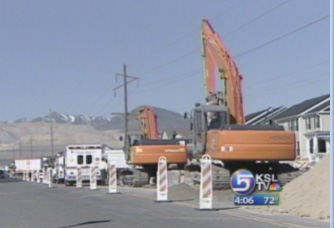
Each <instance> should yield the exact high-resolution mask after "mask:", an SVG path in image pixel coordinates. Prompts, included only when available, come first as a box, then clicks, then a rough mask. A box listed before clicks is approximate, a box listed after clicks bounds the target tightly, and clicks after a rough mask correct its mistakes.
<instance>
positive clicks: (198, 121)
mask: <svg viewBox="0 0 334 228" xmlns="http://www.w3.org/2000/svg"><path fill="white" fill-rule="evenodd" d="M228 123H229V114H228V110H227V108H226V107H225V106H217V105H199V104H198V105H196V106H195V108H194V110H193V111H192V122H191V129H190V130H191V137H192V141H193V143H194V151H193V155H194V156H195V157H198V156H199V155H202V154H204V152H205V149H206V143H207V142H206V138H207V137H206V135H207V131H208V130H212V129H221V128H223V127H224V126H225V125H227V124H228Z"/></svg>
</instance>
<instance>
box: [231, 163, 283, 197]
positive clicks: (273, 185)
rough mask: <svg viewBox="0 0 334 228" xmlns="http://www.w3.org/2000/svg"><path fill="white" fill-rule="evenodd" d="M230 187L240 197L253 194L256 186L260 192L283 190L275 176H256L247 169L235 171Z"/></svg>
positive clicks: (267, 174)
mask: <svg viewBox="0 0 334 228" xmlns="http://www.w3.org/2000/svg"><path fill="white" fill-rule="evenodd" d="M230 185H231V188H232V190H233V191H234V192H235V193H236V194H238V195H249V194H251V193H252V192H253V191H254V189H255V186H256V185H257V186H258V190H259V191H261V190H265V191H281V190H282V188H281V186H280V185H279V183H278V180H277V178H276V177H275V175H274V174H269V173H265V174H255V176H254V175H253V173H252V172H251V171H249V170H247V169H240V170H237V171H235V172H234V173H233V174H232V176H231V179H230Z"/></svg>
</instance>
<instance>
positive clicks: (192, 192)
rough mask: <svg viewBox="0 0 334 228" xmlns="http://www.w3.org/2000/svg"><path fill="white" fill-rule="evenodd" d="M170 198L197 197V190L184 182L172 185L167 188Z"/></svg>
mask: <svg viewBox="0 0 334 228" xmlns="http://www.w3.org/2000/svg"><path fill="white" fill-rule="evenodd" d="M168 197H169V199H170V200H194V199H197V198H198V197H199V195H198V190H196V189H195V188H194V187H191V186H189V185H188V184H186V183H181V184H177V185H173V186H172V187H170V188H169V190H168Z"/></svg>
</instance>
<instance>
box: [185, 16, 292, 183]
mask: <svg viewBox="0 0 334 228" xmlns="http://www.w3.org/2000/svg"><path fill="white" fill-rule="evenodd" d="M201 34H202V56H203V62H204V64H203V66H204V81H205V87H206V93H207V94H206V95H207V97H206V104H205V105H200V104H196V105H195V108H194V110H193V111H192V124H191V126H192V127H191V128H192V129H191V132H192V142H193V155H195V157H198V158H199V157H201V155H203V154H208V155H210V156H211V158H212V159H213V160H218V161H221V162H222V163H223V165H222V166H220V167H218V166H214V168H213V185H214V188H215V189H222V188H229V178H230V175H231V173H233V172H234V171H235V170H238V169H240V168H245V169H249V170H251V171H252V172H253V173H272V174H275V175H277V176H278V178H279V181H281V182H284V181H285V182H286V181H288V179H289V175H290V174H291V172H292V170H291V168H292V167H288V165H285V164H281V163H280V161H291V160H295V156H296V153H295V151H296V150H295V134H294V132H292V131H285V130H284V129H283V128H282V127H281V126H278V125H263V126H260V125H259V126H250V125H245V117H244V109H243V93H242V87H241V81H242V76H241V75H240V73H239V71H238V68H237V66H236V63H235V62H234V60H233V58H232V56H231V54H230V53H229V51H228V50H227V48H226V46H225V45H224V43H223V42H222V40H221V39H220V37H219V35H218V34H217V33H216V32H215V31H214V30H213V28H212V26H211V25H210V23H209V21H208V20H207V19H204V20H203V23H202V29H201ZM216 73H218V74H219V80H221V81H222V87H223V89H222V90H221V91H219V90H218V89H217V85H216V82H217V81H219V80H217V78H216ZM284 175H285V176H284ZM283 177H284V178H285V179H284V178H283ZM283 179H284V180H283Z"/></svg>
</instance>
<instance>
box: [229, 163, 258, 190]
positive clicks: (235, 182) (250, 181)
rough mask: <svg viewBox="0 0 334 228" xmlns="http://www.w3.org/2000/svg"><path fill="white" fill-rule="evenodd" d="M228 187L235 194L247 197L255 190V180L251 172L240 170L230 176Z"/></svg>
mask: <svg viewBox="0 0 334 228" xmlns="http://www.w3.org/2000/svg"><path fill="white" fill-rule="evenodd" d="M230 185H231V188H232V190H233V191H234V192H235V193H236V194H238V195H249V194H251V193H252V192H253V190H254V188H255V185H256V180H255V177H254V175H253V173H252V172H250V171H248V170H247V169H240V170H237V171H235V172H234V173H233V175H232V176H231V179H230Z"/></svg>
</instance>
